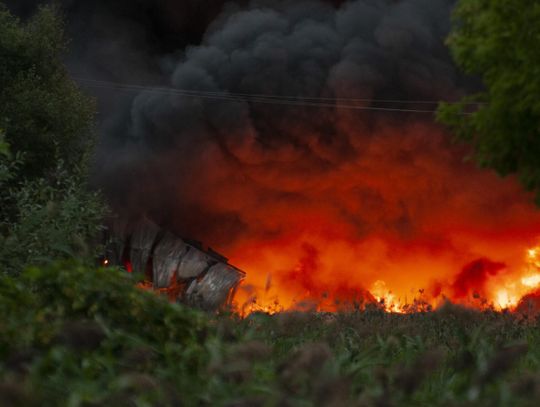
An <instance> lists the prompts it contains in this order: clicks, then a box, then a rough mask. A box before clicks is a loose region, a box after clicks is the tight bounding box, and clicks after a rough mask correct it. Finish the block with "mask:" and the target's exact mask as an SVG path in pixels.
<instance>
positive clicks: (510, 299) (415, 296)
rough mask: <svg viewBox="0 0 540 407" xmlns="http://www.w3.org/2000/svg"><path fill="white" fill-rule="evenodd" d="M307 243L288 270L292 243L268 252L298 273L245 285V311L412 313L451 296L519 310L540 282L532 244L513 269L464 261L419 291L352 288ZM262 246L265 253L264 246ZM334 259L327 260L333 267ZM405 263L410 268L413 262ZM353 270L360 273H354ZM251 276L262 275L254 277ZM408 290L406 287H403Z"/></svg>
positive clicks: (379, 284) (277, 264) (274, 264)
mask: <svg viewBox="0 0 540 407" xmlns="http://www.w3.org/2000/svg"><path fill="white" fill-rule="evenodd" d="M259 249H261V248H259ZM304 249H305V250H306V252H305V254H306V256H307V257H306V256H305V257H304V258H303V259H301V260H300V262H299V263H297V264H296V265H294V267H292V268H290V271H289V272H286V271H283V270H287V267H291V264H292V263H291V258H293V257H289V254H288V250H291V249H290V248H289V249H287V248H286V247H283V248H281V252H282V255H279V253H276V255H275V256H271V255H270V254H268V256H263V257H262V258H263V259H265V260H267V261H268V267H269V268H271V269H282V274H283V273H285V274H287V276H288V278H291V277H292V280H290V281H289V284H288V285H287V284H286V283H285V282H283V281H282V282H281V283H278V285H277V286H276V284H275V283H273V280H272V277H271V274H267V275H266V278H265V279H264V283H263V280H260V281H261V284H262V285H257V283H255V284H254V285H249V286H247V287H244V288H243V290H241V291H240V293H239V294H238V295H237V297H236V303H237V305H239V304H242V305H241V313H242V314H248V313H250V312H254V311H259V312H265V313H269V314H274V313H276V312H280V311H283V310H288V309H297V310H298V309H305V308H306V307H308V308H309V309H313V310H319V311H336V310H339V309H345V308H350V307H351V306H355V307H365V306H366V305H367V304H372V305H373V306H376V307H379V308H381V309H383V310H385V311H386V312H390V313H406V312H416V311H426V310H432V309H435V308H436V307H437V306H438V305H440V304H442V303H443V302H444V301H445V300H447V299H449V300H451V301H453V302H457V303H462V304H463V305H466V306H471V307H475V308H480V309H483V308H492V309H495V310H499V311H502V310H514V309H516V307H517V306H518V304H519V303H520V300H521V299H522V298H523V297H524V296H526V295H528V294H530V293H533V292H535V290H537V289H539V288H540V261H539V257H540V246H535V247H532V248H530V249H526V250H525V255H524V256H523V257H522V260H523V261H522V263H521V264H520V265H519V266H516V267H517V269H516V270H512V269H509V267H508V266H507V265H505V264H503V263H494V262H490V261H488V260H479V261H476V262H473V263H470V264H469V265H467V266H466V267H464V268H463V269H462V271H461V273H460V274H458V275H457V277H456V280H454V282H453V283H452V284H450V283H446V284H442V283H439V284H434V285H432V287H430V289H427V290H426V289H418V290H417V291H416V293H415V292H414V290H409V297H408V298H407V295H402V294H401V295H400V294H397V293H396V292H394V291H393V290H392V289H391V288H390V286H389V283H388V282H387V281H385V280H381V279H378V280H375V281H374V282H373V283H372V284H371V285H370V287H369V290H364V289H362V288H361V287H360V286H357V287H356V288H349V289H348V290H346V289H343V288H341V290H340V289H337V288H336V287H332V285H331V284H328V281H327V280H326V279H325V273H324V272H323V273H320V272H319V271H317V270H316V267H317V266H318V265H320V263H326V261H327V259H325V258H324V257H322V260H321V256H320V253H318V252H316V251H313V249H312V248H311V249H308V248H304ZM310 250H311V251H310ZM262 252H263V254H264V253H265V251H264V250H263V251H262ZM341 255H342V257H341V258H342V259H347V256H346V255H345V253H341ZM310 256H311V257H310ZM313 256H315V257H316V258H313ZM334 260H335V261H337V260H336V259H334ZM252 261H254V259H252ZM263 261H264V260H262V261H261V264H262V262H263ZM419 263H420V264H419V266H422V264H421V262H419ZM330 265H331V264H327V267H328V266H330ZM403 266H404V267H403V268H404V270H406V269H407V265H406V264H404V265H403ZM314 267H315V268H314ZM334 271H335V270H334ZM304 272H308V273H309V272H314V273H316V275H317V276H319V277H320V278H322V281H321V282H320V284H318V283H317V282H314V281H311V280H310V279H309V278H308V276H303V275H302V273H304ZM351 275H352V276H354V274H351ZM255 276H256V274H255ZM404 276H405V277H407V278H409V279H410V280H411V282H414V275H413V274H409V273H405V274H404ZM248 277H249V272H248ZM302 278H303V279H304V280H302ZM460 279H461V280H463V281H462V282H464V283H465V284H473V285H472V286H470V287H469V286H467V287H466V289H467V291H457V288H456V287H457V286H456V284H457V282H458V281H460ZM251 281H257V280H256V278H252V279H251ZM278 281H279V280H278ZM299 281H300V282H301V283H302V284H303V285H304V289H303V290H300V291H299V290H295V286H296V285H297V283H298V282H299ZM284 283H285V284H284ZM323 286H326V288H327V289H328V290H327V291H326V292H322V291H321V290H322V289H323ZM403 292H404V291H403V290H402V291H401V293H403Z"/></svg>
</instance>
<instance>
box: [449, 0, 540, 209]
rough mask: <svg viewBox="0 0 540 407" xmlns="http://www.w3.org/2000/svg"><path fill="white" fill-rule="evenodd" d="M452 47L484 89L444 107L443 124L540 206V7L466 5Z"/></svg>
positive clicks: (489, 1)
mask: <svg viewBox="0 0 540 407" xmlns="http://www.w3.org/2000/svg"><path fill="white" fill-rule="evenodd" d="M448 44H449V46H450V49H451V51H452V54H453V56H454V59H455V60H456V62H457V63H458V64H459V66H461V67H462V68H463V70H464V71H465V72H466V73H468V74H473V75H476V76H479V77H480V78H481V79H482V80H483V84H484V90H483V91H482V92H479V93H477V94H474V95H470V96H468V97H466V98H464V99H463V100H462V102H461V103H459V104H444V103H443V104H442V106H441V108H440V109H439V115H438V116H439V120H440V121H441V122H443V123H445V124H447V125H449V126H450V128H451V129H452V131H453V132H454V133H455V134H456V136H457V138H458V140H462V141H465V142H467V143H470V144H471V145H472V146H473V148H474V154H475V158H476V160H477V162H478V163H479V164H480V165H482V166H484V167H488V168H493V169H495V170H496V171H498V173H499V174H501V175H503V176H504V175H508V174H517V175H518V176H519V178H520V180H521V182H522V183H523V185H524V186H525V187H526V189H528V190H530V191H534V192H535V193H536V198H537V202H538V204H540V161H539V160H538V156H539V155H540V126H539V123H540V99H539V98H538V94H539V93H540V53H539V52H538V49H540V3H538V2H536V1H522V0H460V1H459V2H458V5H457V7H456V9H455V13H454V25H453V30H452V33H451V35H450V37H449V39H448ZM476 103H478V104H476Z"/></svg>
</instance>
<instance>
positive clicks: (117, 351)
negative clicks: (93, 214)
mask: <svg viewBox="0 0 540 407" xmlns="http://www.w3.org/2000/svg"><path fill="white" fill-rule="evenodd" d="M0 312H1V314H2V315H4V316H9V318H3V319H2V322H1V323H0V400H2V402H3V405H7V406H63V405H65V406H74V407H75V406H157V405H161V406H179V405H185V406H344V405H346V406H407V405H409V406H418V405H425V406H434V405H441V406H455V405H460V406H462V405H489V406H498V405H500V406H503V405H513V406H521V405H522V406H533V405H536V404H535V400H538V397H540V375H538V369H539V367H540V366H539V364H540V330H539V329H538V328H539V326H538V322H537V321H528V320H526V319H523V318H522V319H519V318H518V317H517V316H516V315H511V314H498V313H493V312H484V313H479V312H474V311H470V310H465V309H462V308H459V307H455V306H451V305H448V306H446V307H443V308H442V309H440V310H439V311H437V312H433V313H416V314H410V315H399V314H388V313H384V312H381V311H379V310H377V309H373V310H367V311H364V312H360V311H357V312H354V313H343V314H311V313H283V314H277V315H275V316H269V315H264V314H254V315H251V316H250V317H248V318H247V319H245V320H239V319H237V318H236V317H234V316H232V315H221V316H208V315H206V314H202V313H199V312H198V311H195V310H190V309H187V308H184V307H182V306H180V305H178V304H171V303H169V302H168V301H167V300H166V299H165V298H160V297H158V296H156V295H154V294H150V293H146V292H143V291H141V290H140V289H137V288H136V287H135V286H134V281H133V278H132V276H130V275H128V274H127V273H124V272H121V271H118V270H114V269H100V270H97V271H96V270H95V269H92V268H86V267H84V266H81V265H78V264H76V263H75V264H73V263H64V264H57V265H55V266H48V267H45V268H30V269H28V270H27V271H26V272H25V273H23V274H22V275H21V276H19V277H17V278H14V277H9V276H4V277H0Z"/></svg>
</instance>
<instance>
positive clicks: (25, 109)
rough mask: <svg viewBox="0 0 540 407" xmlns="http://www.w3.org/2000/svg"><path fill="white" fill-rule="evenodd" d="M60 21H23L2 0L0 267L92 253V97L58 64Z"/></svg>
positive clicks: (50, 15)
mask: <svg viewBox="0 0 540 407" xmlns="http://www.w3.org/2000/svg"><path fill="white" fill-rule="evenodd" d="M65 49H66V41H65V39H64V35H63V30H62V22H61V20H60V19H59V17H58V15H57V13H56V11H55V9H54V8H50V7H45V8H42V9H40V11H39V12H38V13H37V14H36V15H35V16H34V17H33V18H32V19H31V20H30V21H29V22H28V23H27V24H24V25H23V24H22V23H21V22H20V21H18V20H17V19H16V18H15V17H13V16H12V15H11V14H10V13H9V12H8V11H7V9H6V8H5V6H3V5H2V4H1V3H0V190H1V191H2V193H1V194H0V272H3V273H8V274H18V273H20V272H21V271H22V270H23V268H24V267H25V266H27V265H29V264H44V263H47V262H49V261H52V260H55V259H58V258H72V257H81V258H86V259H89V260H90V259H92V258H94V257H95V256H96V254H97V251H99V247H98V245H95V244H93V242H94V241H95V238H96V236H97V235H98V233H99V231H100V230H101V224H100V223H101V220H102V218H103V214H104V205H103V204H102V200H101V197H100V196H99V194H98V193H96V192H94V191H91V190H90V189H89V188H88V187H87V182H86V178H87V167H88V165H87V164H88V160H87V157H89V155H90V152H91V149H90V148H91V145H92V143H91V140H92V137H91V127H92V120H93V112H94V105H93V101H92V100H91V99H90V98H89V97H87V96H85V95H84V94H83V93H81V92H80V91H79V90H78V88H77V87H76V85H75V83H74V82H73V81H72V80H71V79H70V78H69V76H68V74H67V71H66V69H65V68H64V66H63V64H62V54H63V52H64V51H65Z"/></svg>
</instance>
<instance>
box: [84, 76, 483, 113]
mask: <svg viewBox="0 0 540 407" xmlns="http://www.w3.org/2000/svg"><path fill="white" fill-rule="evenodd" d="M74 79H75V80H77V82H79V83H80V84H81V85H83V86H87V87H92V88H100V89H115V90H121V91H137V92H147V93H154V94H162V95H168V96H171V95H175V96H182V97H192V98H201V99H211V100H223V101H231V102H239V103H240V102H247V103H262V104H272V105H284V106H299V107H323V108H336V109H350V110H368V111H386V112H409V113H431V114H434V113H436V110H426V109H412V108H411V109H409V108H395V107H384V106H358V105H355V104H351V103H353V102H359V103H361V102H375V103H383V104H384V103H400V104H438V103H439V102H436V101H411V100H387V99H360V98H348V99H347V98H324V97H298V96H280V95H263V94H249V93H229V92H211V91H200V90H187V89H178V88H171V87H157V86H144V85H136V84H126V83H118V82H109V81H101V80H96V79H87V78H77V77H76V78H74ZM330 102H334V103H330ZM447 103H451V104H454V103H456V102H447ZM470 105H481V104H480V103H470Z"/></svg>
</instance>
